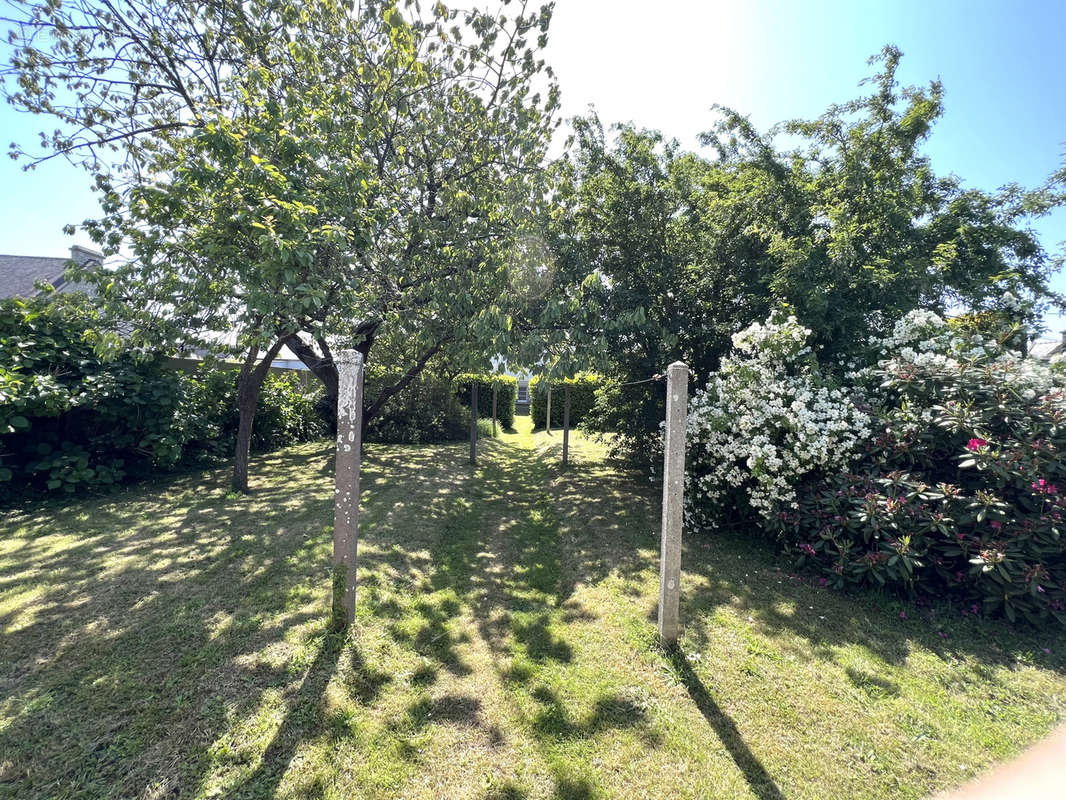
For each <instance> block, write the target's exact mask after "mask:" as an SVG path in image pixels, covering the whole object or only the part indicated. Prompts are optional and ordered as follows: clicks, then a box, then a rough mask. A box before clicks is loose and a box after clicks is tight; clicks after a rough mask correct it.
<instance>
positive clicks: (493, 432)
mask: <svg viewBox="0 0 1066 800" xmlns="http://www.w3.org/2000/svg"><path fill="white" fill-rule="evenodd" d="M492 438H493V439H495V438H496V381H493V382H492Z"/></svg>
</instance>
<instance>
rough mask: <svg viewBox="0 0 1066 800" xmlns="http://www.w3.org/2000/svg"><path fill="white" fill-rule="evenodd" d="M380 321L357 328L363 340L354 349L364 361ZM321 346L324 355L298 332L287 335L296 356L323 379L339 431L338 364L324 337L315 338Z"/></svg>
mask: <svg viewBox="0 0 1066 800" xmlns="http://www.w3.org/2000/svg"><path fill="white" fill-rule="evenodd" d="M380 325H381V323H380V322H376V321H374V322H363V323H361V324H360V325H359V327H358V328H356V329H355V334H356V336H361V337H362V341H361V342H360V343H359V344H358V345H357V346H356V347H355V348H353V349H354V350H356V351H358V352H360V353H362V354H363V362H364V363H365V362H366V360H367V359H368V358H369V357H370V349H371V348H372V347H373V346H374V341H375V339H376V338H377V331H378V328H379V327H380ZM315 342H317V343H318V346H319V348H320V349H321V350H322V355H319V354H318V353H316V352H315V349H314V348H313V347H312V346H311V345H309V344H308V343H307V342H305V341H304V340H303V339H301V338H300V337H299V336H298V335H297V334H295V333H294V334H292V335H291V336H288V337H286V339H285V344H287V345H288V346H289V348H290V349H291V350H292V351H293V352H294V353H296V357H297V358H299V359H300V360H301V361H302V362H303V363H304V366H305V367H307V368H308V369H309V370H311V372H312V373H313V374H314V375H315V377H316V378H318V379H319V380H320V381H322V385H323V387H325V390H326V402H327V403H329V407H330V408H331V409H332V410H333V413H332V415H331V419H330V429H331V432H332V433H336V432H337V386H338V377H337V366H336V365H335V364H334V363H333V353H332V352H330V349H329V344H328V343H327V342H326V340H325V339H324V338H322V337H319V338H317V339H315ZM363 430H364V432H365V431H366V420H365V419H364V420H363Z"/></svg>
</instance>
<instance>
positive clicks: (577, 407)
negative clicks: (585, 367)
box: [529, 372, 603, 428]
mask: <svg viewBox="0 0 1066 800" xmlns="http://www.w3.org/2000/svg"><path fill="white" fill-rule="evenodd" d="M565 386H570V427H571V428H573V427H575V426H577V425H580V424H581V423H582V422H583V421H584V420H585V417H586V416H587V415H588V413H589V411H591V410H592V406H593V405H594V404H595V402H596V390H597V389H599V388H600V387H601V386H603V376H602V375H595V374H593V373H589V372H585V373H580V374H578V375H575V376H574V377H573V378H565V379H563V380H553V381H552V425H553V426H556V427H560V428H561V427H562V425H563V388H564V387H565ZM547 405H548V391H547V387H546V386H545V387H543V388H542V387H541V377H540V376H539V375H535V376H534V377H533V378H532V380H530V382H529V414H530V416H532V417H533V427H534V428H543V427H545V424H544V423H545V417H546V412H547Z"/></svg>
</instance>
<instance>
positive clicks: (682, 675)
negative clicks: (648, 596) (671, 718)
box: [668, 648, 785, 800]
mask: <svg viewBox="0 0 1066 800" xmlns="http://www.w3.org/2000/svg"><path fill="white" fill-rule="evenodd" d="M668 655H669V658H670V663H671V664H673V666H674V669H675V670H676V671H677V676H678V678H679V679H680V680H681V684H682V685H683V686H684V687H685V690H686V691H687V692H688V696H689V697H690V698H691V699H692V702H693V703H695V705H696V708H698V709H699V710H700V713H701V714H703V717H704V719H706V720H707V722H708V723H709V724H710V726H711V728H713V729H714V732H715V735H717V737H718V740H719V741H720V742H721V743H722V744H723V745H724V746H725V749H726V750H728V751H729V755H730V756H731V757H732V759H733V761H734V763H736V765H737V768H738V769H739V770H740V771H741V773H742V774H743V775H744V779H745V780H746V781H747V782H748V785H749V786H750V787H751V790H752V792H753V793H754V794H755V796H756V797H759V798H762V800H784V797H785V796H784V795H783V794H782V793H781V790H780V789H779V788H778V787H777V784H776V783H775V782H774V779H773V778H771V777H770V773H768V772H767V771H766V768H765V767H764V766H763V765H762V762H761V761H759V759H758V758H757V757H756V755H755V754H754V753H753V752H751V749H750V748H749V747H748V745H747V743H746V742H745V741H744V737H742V736H741V735H740V731H739V730H738V729H737V725H736V723H735V722H733V720H732V718H731V717H730V716H729V715H728V714H726V713H725V712H724V711H722V709H721V708H720V707H719V706H718V704H717V703H716V702H715V701H714V698H713V697H711V695H710V692H708V691H707V688H706V687H705V686H704V685H703V682H702V681H701V680H700V679H699V676H698V675H696V672H695V670H693V669H692V665H691V664H690V663H689V661H688V659H687V658H686V657H685V654H684V653H682V652H681V651H680V650H678V649H677V648H673V649H671V650H670V651H669V654H668Z"/></svg>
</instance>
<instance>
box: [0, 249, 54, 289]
mask: <svg viewBox="0 0 1066 800" xmlns="http://www.w3.org/2000/svg"><path fill="white" fill-rule="evenodd" d="M68 261H69V259H66V258H45V257H41V256H5V255H0V298H8V297H33V296H34V295H35V294H37V289H36V288H35V286H34V284H35V282H36V281H38V280H42V281H44V282H46V283H50V284H52V285H53V286H55V284H56V283H57V282H59V281H61V280H62V279H63V271H64V270H65V269H66V268H67V262H68Z"/></svg>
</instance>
